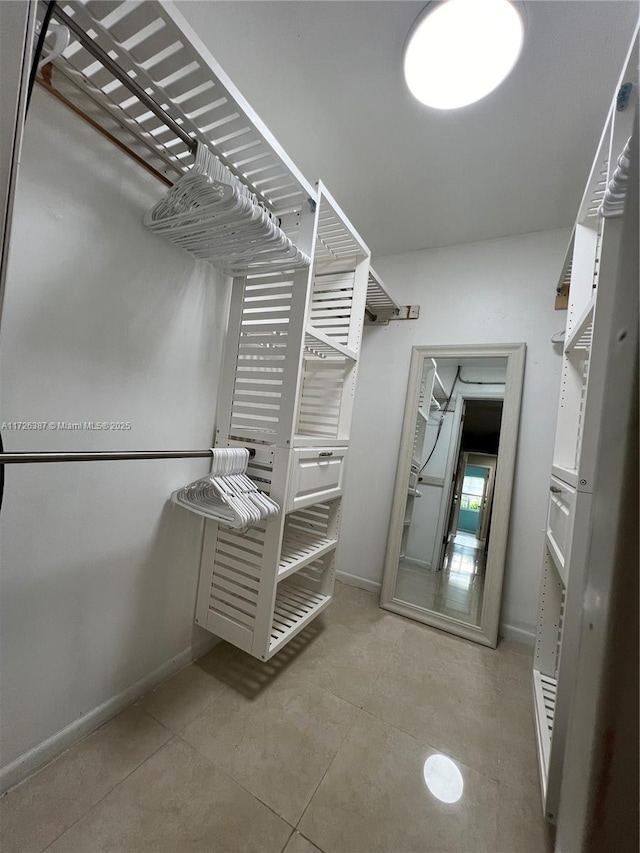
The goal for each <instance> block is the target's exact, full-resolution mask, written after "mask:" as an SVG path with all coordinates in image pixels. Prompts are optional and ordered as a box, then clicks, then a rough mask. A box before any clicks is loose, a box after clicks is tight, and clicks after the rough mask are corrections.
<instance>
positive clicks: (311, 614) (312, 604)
mask: <svg viewBox="0 0 640 853" xmlns="http://www.w3.org/2000/svg"><path fill="white" fill-rule="evenodd" d="M332 598H333V596H332V595H323V594H322V593H319V592H314V591H313V590H310V589H308V588H306V587H304V586H301V585H300V584H297V583H294V582H293V581H291V580H287V581H284V582H283V583H280V584H278V591H277V594H276V601H275V605H274V608H273V621H272V623H271V639H270V643H269V657H271V656H272V655H274V654H275V653H276V652H277V651H278V649H280V648H281V647H282V646H284V645H285V643H287V642H288V641H289V640H290V639H291V638H292V637H293V636H295V635H296V634H297V633H298V632H299V631H301V630H302V629H303V628H304V627H305V625H308V624H309V622H311V620H312V619H315V617H316V616H317V615H318V614H319V613H321V612H322V611H323V610H324V609H325V607H327V605H328V604H329V603H330V602H331V599H332Z"/></svg>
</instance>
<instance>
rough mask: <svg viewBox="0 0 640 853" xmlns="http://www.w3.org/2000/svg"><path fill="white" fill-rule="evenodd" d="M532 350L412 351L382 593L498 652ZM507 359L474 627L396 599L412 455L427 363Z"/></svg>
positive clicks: (405, 609) (388, 606)
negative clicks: (524, 396)
mask: <svg viewBox="0 0 640 853" xmlns="http://www.w3.org/2000/svg"><path fill="white" fill-rule="evenodd" d="M525 353H526V344H524V343H516V344H472V345H467V344H463V345H453V344H452V345H447V346H414V347H413V348H412V351H411V367H410V370H409V382H408V384H407V396H406V403H405V410H404V419H403V422H402V437H401V440H400V451H399V453H398V467H397V473H396V485H395V489H394V494H393V505H392V509H391V520H390V524H389V537H388V540H387V554H386V558H385V564H384V574H383V578H382V589H381V592H380V607H382V608H384V609H385V610H390V611H392V612H393V613H398V614H400V615H401V616H407V617H409V618H410V619H414V620H417V621H418V622H424V623H425V624H426V625H431V626H432V627H433V628H440V629H441V630H443V631H447V632H449V633H451V634H457V635H458V636H460V637H464V638H465V639H467V640H472V641H474V642H476V643H481V644H482V645H485V646H489V647H491V648H494V649H495V647H496V646H497V644H498V626H499V622H500V605H501V599H502V584H503V580H504V565H505V557H506V551H507V537H508V532H509V516H510V510H511V495H512V491H513V477H514V471H515V461H516V450H517V446H518V431H519V426H520V407H521V403H522V386H523V383H524V362H525ZM491 357H494V358H506V359H507V376H506V380H505V389H504V401H503V405H502V420H501V421H500V444H499V447H498V464H497V468H496V475H495V483H494V492H493V515H492V524H491V535H490V538H489V549H488V552H487V564H486V570H485V584H484V596H483V601H482V615H481V618H480V625H472V624H471V623H469V622H463V621H462V620H460V619H454V618H453V617H452V616H445V615H444V614H442V613H437V612H436V611H434V610H426V609H425V608H423V607H419V606H418V605H415V604H409V602H406V601H401V600H400V599H398V598H395V597H394V596H395V588H396V582H397V578H398V560H399V557H400V547H401V544H402V528H403V521H404V516H405V507H406V502H407V490H408V488H409V474H410V468H411V452H412V448H413V438H414V433H415V428H416V418H417V415H418V399H419V395H420V382H421V378H422V371H423V365H424V362H425V360H426V359H429V358H435V359H436V361H437V360H438V359H442V358H491Z"/></svg>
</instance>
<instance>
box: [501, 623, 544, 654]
mask: <svg viewBox="0 0 640 853" xmlns="http://www.w3.org/2000/svg"><path fill="white" fill-rule="evenodd" d="M498 635H499V636H500V637H504V639H505V640H513V641H514V642H515V643H522V644H523V645H525V646H529V647H530V648H533V647H534V646H535V644H536V635H535V634H534V632H533V631H528V630H527V629H526V628H516V627H515V625H504V624H503V625H500V627H499V629H498Z"/></svg>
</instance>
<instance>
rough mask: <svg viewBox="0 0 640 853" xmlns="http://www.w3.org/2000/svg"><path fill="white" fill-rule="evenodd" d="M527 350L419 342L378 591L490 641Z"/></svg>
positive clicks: (390, 603)
mask: <svg viewBox="0 0 640 853" xmlns="http://www.w3.org/2000/svg"><path fill="white" fill-rule="evenodd" d="M524 352H525V346H524V344H503V345H490V346H487V345H483V346H476V347H468V346H465V347H414V349H413V354H412V361H411V371H410V377H409V386H408V391H407V401H406V406H405V415H404V425H403V434H402V442H401V448H400V454H399V461H398V472H397V476H396V488H395V493H394V502H393V510H392V516H391V529H390V535H389V546H388V551H387V558H386V564H385V575H384V582H383V588H382V596H381V605H382V606H383V607H385V608H387V609H389V610H393V611H395V612H397V613H402V614H403V615H405V616H410V617H412V618H415V619H418V620H420V621H422V622H426V623H428V624H431V625H434V626H435V627H439V628H443V629H444V630H447V631H450V632H452V633H456V634H460V635H461V636H464V637H466V638H468V639H472V640H476V641H477V642H480V643H483V644H485V645H489V646H494V647H495V645H496V643H497V636H498V622H499V616H500V599H501V594H502V578H503V574H504V559H505V551H506V542H507V532H508V522H509V510H510V503H511V487H512V482H513V469H514V463H515V451H516V443H517V434H518V421H519V413H520V400H521V395H522V377H523V368H524Z"/></svg>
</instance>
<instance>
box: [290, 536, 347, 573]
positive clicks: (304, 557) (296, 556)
mask: <svg viewBox="0 0 640 853" xmlns="http://www.w3.org/2000/svg"><path fill="white" fill-rule="evenodd" d="M337 544H338V540H337V539H331V538H328V537H326V536H321V535H319V534H317V533H313V532H309V533H302V532H301V531H296V535H295V536H292V535H291V534H286V535H285V538H284V541H283V543H282V549H281V551H280V564H279V566H278V581H282V580H284V578H287V577H289V575H293V574H295V572H297V571H299V570H300V569H302V568H304V567H305V566H307V565H308V564H309V563H311V562H313V561H314V560H317V559H318V558H319V557H323V556H324V555H325V554H328V553H329V551H332V550H333V549H334V548H335V547H336V545H337Z"/></svg>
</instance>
